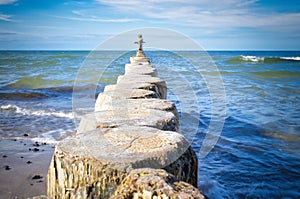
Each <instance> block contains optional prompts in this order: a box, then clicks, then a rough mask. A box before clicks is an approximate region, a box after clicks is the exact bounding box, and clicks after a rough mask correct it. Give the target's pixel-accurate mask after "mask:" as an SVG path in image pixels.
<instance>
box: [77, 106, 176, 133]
mask: <svg viewBox="0 0 300 199" xmlns="http://www.w3.org/2000/svg"><path fill="white" fill-rule="evenodd" d="M177 121H178V120H177V118H176V117H175V115H174V114H173V113H171V112H166V111H161V110H155V109H123V111H119V110H111V111H98V112H94V113H90V114H87V115H84V116H83V117H82V119H81V121H80V124H79V127H78V129H77V133H79V134H80V133H84V132H86V131H90V130H93V129H96V128H114V127H119V126H121V125H131V126H149V127H154V128H157V129H161V130H168V131H179V124H178V122H177Z"/></svg>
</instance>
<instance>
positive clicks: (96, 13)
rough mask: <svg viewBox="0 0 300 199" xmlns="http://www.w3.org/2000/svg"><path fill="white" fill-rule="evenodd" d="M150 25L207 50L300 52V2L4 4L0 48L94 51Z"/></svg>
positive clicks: (5, 0)
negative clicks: (102, 44) (168, 30)
mask: <svg viewBox="0 0 300 199" xmlns="http://www.w3.org/2000/svg"><path fill="white" fill-rule="evenodd" d="M145 27H155V28H162V29H170V30H174V31H177V32H179V33H182V34H184V35H186V36H188V37H190V38H191V39H192V40H194V41H195V42H197V43H198V44H199V45H200V46H201V47H202V48H203V49H205V50H300V1H299V0H142V1H139V0H86V1H83V0H0V50H91V49H94V48H95V47H96V46H98V45H99V44H100V43H101V42H103V41H105V40H107V39H108V38H110V37H113V36H115V35H118V34H120V33H123V32H126V31H130V30H133V29H139V28H145Z"/></svg>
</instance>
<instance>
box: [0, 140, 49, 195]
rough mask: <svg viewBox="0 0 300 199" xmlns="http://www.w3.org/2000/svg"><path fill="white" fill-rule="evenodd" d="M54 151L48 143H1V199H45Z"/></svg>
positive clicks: (11, 141)
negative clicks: (35, 197) (41, 197)
mask: <svg viewBox="0 0 300 199" xmlns="http://www.w3.org/2000/svg"><path fill="white" fill-rule="evenodd" d="M53 151H54V148H53V147H52V146H51V145H48V144H46V143H34V142H31V141H26V140H25V141H24V140H22V141H18V140H0V160H1V161H0V168H1V169H0V198H6V199H8V198H28V197H33V196H37V195H46V176H47V171H48V167H49V164H50V161H51V157H52V154H53Z"/></svg>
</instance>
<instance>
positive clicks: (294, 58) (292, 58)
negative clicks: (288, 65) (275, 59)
mask: <svg viewBox="0 0 300 199" xmlns="http://www.w3.org/2000/svg"><path fill="white" fill-rule="evenodd" d="M280 59H285V60H295V61H300V57H280Z"/></svg>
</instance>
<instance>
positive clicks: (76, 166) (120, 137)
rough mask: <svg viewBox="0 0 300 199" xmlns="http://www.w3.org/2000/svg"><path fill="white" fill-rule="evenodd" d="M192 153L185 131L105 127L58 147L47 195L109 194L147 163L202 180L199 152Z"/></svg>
mask: <svg viewBox="0 0 300 199" xmlns="http://www.w3.org/2000/svg"><path fill="white" fill-rule="evenodd" d="M190 153H191V148H190V147H189V143H188V142H187V141H186V140H185V138H184V137H183V136H182V135H181V134H178V133H176V132H172V131H161V130H158V129H155V128H150V127H141V126H140V127H138V126H121V127H118V128H100V129H96V130H93V131H89V132H85V133H84V134H78V135H77V136H76V137H72V138H68V139H65V140H63V141H62V142H60V143H59V144H58V145H57V147H56V150H55V153H54V156H53V159H52V162H51V164H50V168H49V173H48V178H47V179H48V183H47V184H48V185H47V186H48V195H49V196H50V197H52V198H54V197H56V198H64V197H71V198H72V197H75V198H76V197H82V198H86V197H87V196H88V195H90V196H91V195H92V196H93V197H100V198H110V196H111V195H112V194H113V193H114V192H115V190H116V188H117V186H118V185H119V184H120V183H121V181H122V180H123V179H124V178H125V176H126V175H127V174H128V172H130V171H131V170H132V169H136V168H144V167H151V168H164V169H166V170H167V171H168V172H169V173H171V174H173V175H174V176H176V177H178V178H179V179H180V180H185V181H187V182H190V183H193V182H197V175H196V174H197V169H198V168H197V164H196V163H197V162H196V163H195V162H194V158H196V156H195V157H190V158H188V157H189V156H190ZM187 158H188V159H187ZM184 167H188V169H183V168H184ZM186 171H189V172H190V173H185V172H186ZM187 176H189V177H188V178H189V179H184V178H185V177H187Z"/></svg>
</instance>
